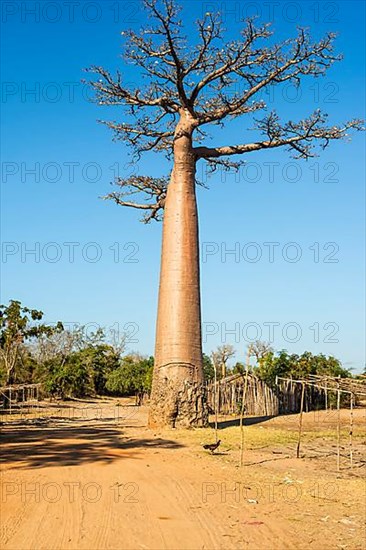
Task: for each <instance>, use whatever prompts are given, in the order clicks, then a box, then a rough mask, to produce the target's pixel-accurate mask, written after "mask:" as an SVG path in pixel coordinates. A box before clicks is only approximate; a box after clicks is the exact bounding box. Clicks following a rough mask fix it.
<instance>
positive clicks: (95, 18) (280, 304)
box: [1, 0, 365, 371]
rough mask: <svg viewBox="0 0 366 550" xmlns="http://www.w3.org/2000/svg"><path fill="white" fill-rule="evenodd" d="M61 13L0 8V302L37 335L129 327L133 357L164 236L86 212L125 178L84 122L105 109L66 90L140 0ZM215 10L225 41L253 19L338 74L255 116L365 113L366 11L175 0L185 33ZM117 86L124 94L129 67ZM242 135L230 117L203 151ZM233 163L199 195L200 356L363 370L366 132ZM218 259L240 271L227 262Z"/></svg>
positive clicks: (145, 165) (327, 5) (66, 7)
mask: <svg viewBox="0 0 366 550" xmlns="http://www.w3.org/2000/svg"><path fill="white" fill-rule="evenodd" d="M55 4H57V5H58V6H59V9H56V8H55ZM74 4H75V5H74V8H73V9H74V12H73V11H72V6H71V5H70V4H68V3H67V2H66V3H65V2H57V3H54V2H52V3H48V2H25V3H20V2H3V3H2V5H1V7H2V21H3V23H2V27H3V33H2V41H3V48H2V65H3V71H2V81H3V82H2V104H1V107H2V160H3V165H2V168H3V170H2V241H3V249H2V297H1V300H2V302H7V301H8V300H9V299H11V298H14V299H19V300H21V301H22V302H23V303H24V304H25V305H28V306H30V307H36V308H40V309H42V310H43V311H44V312H45V316H46V319H47V320H48V321H57V320H59V319H60V320H62V321H64V322H66V323H70V324H73V323H75V324H88V323H91V325H89V326H93V325H92V324H93V323H94V324H99V325H101V326H106V327H113V328H117V327H119V328H120V330H123V328H124V327H125V328H126V329H127V330H128V331H129V332H130V333H131V334H132V333H134V335H133V336H132V337H131V339H132V340H135V341H134V342H131V343H130V344H129V349H134V350H139V351H141V352H142V353H152V352H153V347H154V331H155V314H156V303H157V288H158V275H159V259H160V258H159V256H160V237H161V225H159V224H156V223H154V224H152V225H150V226H144V225H143V224H141V223H139V221H138V217H139V216H138V213H136V212H135V211H130V210H127V209H122V208H119V207H117V206H115V205H114V204H112V203H110V202H108V201H102V200H100V199H99V197H100V196H101V195H103V194H105V193H106V192H108V191H109V190H110V185H109V182H110V181H111V180H112V179H113V174H114V171H115V170H117V171H118V172H119V174H120V175H122V174H126V173H127V172H128V170H130V169H129V168H126V164H127V162H128V161H129V157H128V155H127V153H128V151H127V149H126V148H125V147H124V146H123V145H122V144H121V143H119V144H115V143H113V142H112V140H111V137H112V136H111V134H110V133H109V132H108V131H107V130H106V129H105V128H104V127H103V126H101V125H98V124H97V122H96V120H97V119H98V118H108V116H109V113H108V111H106V110H105V109H104V108H103V109H101V108H98V106H96V105H93V104H91V103H90V102H88V101H87V100H86V98H87V92H86V90H85V89H84V88H83V86H82V85H81V84H80V80H81V78H83V73H82V69H83V68H84V67H88V66H90V65H91V64H101V65H104V66H106V67H110V68H111V69H114V68H116V67H117V66H118V65H119V64H120V66H121V63H122V61H121V60H119V59H118V55H119V53H120V48H121V43H122V37H121V35H120V33H121V31H123V30H124V29H126V28H128V27H135V28H137V27H138V26H139V25H140V24H141V23H143V21H144V18H145V14H144V12H143V11H142V9H141V3H140V2H138V1H131V2H110V1H108V0H107V1H104V2H99V3H98V2H94V3H90V2H80V3H74ZM264 4H265V5H264ZM52 6H53V7H52ZM117 7H118V11H117ZM222 7H223V12H224V14H225V15H226V24H227V27H228V36H231V37H232V36H234V35H235V32H237V31H238V30H239V28H240V18H242V17H243V16H246V15H252V14H254V13H255V12H257V13H258V12H259V15H260V16H261V19H262V20H263V21H267V20H272V21H273V28H274V30H275V31H276V33H277V35H278V36H279V37H280V38H283V37H286V36H292V35H294V34H296V25H301V26H309V27H310V28H312V29H313V34H314V36H315V37H317V38H319V37H320V36H321V35H322V34H323V33H324V32H326V31H329V30H331V31H337V32H338V33H339V37H338V39H337V49H338V51H339V52H342V53H343V54H344V60H343V62H341V63H338V64H336V65H335V66H334V67H333V68H332V69H331V70H330V72H329V74H328V76H327V77H326V78H325V79H324V78H323V79H319V80H316V81H314V80H312V79H308V80H306V79H305V80H304V82H303V85H302V87H301V91H300V93H301V96H298V98H297V100H295V99H296V98H295V96H294V95H293V94H294V89H293V88H285V89H283V88H281V89H278V91H276V92H275V96H274V97H273V98H267V99H268V101H267V103H268V105H269V107H271V108H272V107H276V108H278V111H279V112H280V114H281V115H282V116H283V118H284V119H286V118H293V119H296V118H301V117H302V116H304V115H307V114H310V113H311V112H312V111H313V110H314V109H316V108H318V107H320V108H322V109H323V110H325V111H327V112H328V113H329V115H330V121H331V122H333V121H334V123H337V122H342V121H344V120H347V119H350V118H354V117H364V85H365V78H364V77H365V74H364V69H363V67H364V65H365V59H364V52H365V44H364V21H365V13H364V12H365V4H364V2H362V1H346V2H343V1H342V2H318V3H317V2H315V3H313V2H291V3H288V2H280V3H278V2H274V3H271V2H268V3H252V2H251V3H245V2H224V3H222V2H202V3H201V2H196V1H195V2H188V1H184V2H183V19H184V20H186V21H187V22H189V21H191V20H192V18H193V19H194V18H196V17H197V16H199V15H200V14H201V13H202V12H205V11H213V10H215V9H218V8H221V9H222ZM233 7H234V9H236V12H235V13H229V12H230V11H231V10H232V8H233ZM315 8H316V11H314V9H315ZM34 9H36V12H35V13H31V12H32V10H33V11H34ZM188 35H189V36H191V35H192V30H188ZM123 70H125V69H123ZM126 76H127V78H128V80H129V81H130V82H133V81H134V76H133V72H132V69H131V67H129V69H128V71H127V73H126ZM314 85H315V87H314ZM31 90H33V93H32V92H31ZM110 116H111V117H112V118H113V115H112V113H111V114H110ZM121 117H122V115H121ZM250 125H251V122H250V121H249V120H246V119H245V118H244V119H241V120H240V121H237V122H235V123H234V124H233V125H232V126H230V127H228V129H227V130H226V131H223V132H215V137H214V140H213V141H212V142H209V143H210V144H211V143H212V144H217V145H224V144H228V143H230V144H231V143H235V142H241V141H242V140H243V134H244V130H245V129H247V128H248V127H250ZM247 162H248V164H247V166H246V167H245V168H244V170H243V171H242V173H241V174H240V177H239V178H238V179H236V177H235V176H234V175H228V176H227V177H226V181H222V177H221V175H220V174H217V175H215V176H214V177H213V178H211V180H210V181H209V187H210V190H204V189H199V191H198V198H199V212H200V233H201V242H202V249H203V252H204V254H203V255H202V309H203V332H204V348H205V351H206V352H210V351H211V350H212V349H213V348H215V347H216V346H217V345H219V344H220V343H223V342H225V341H226V342H227V343H231V344H233V345H234V346H235V348H236V349H237V350H238V353H237V358H238V359H243V357H244V353H245V348H246V346H247V343H248V341H250V340H251V339H253V338H255V337H259V338H261V339H265V340H268V339H271V340H272V339H273V346H274V347H275V348H276V349H282V348H285V349H287V350H288V351H290V352H296V353H301V352H302V351H304V350H310V351H312V352H314V353H317V352H323V353H326V354H333V355H335V356H336V357H338V358H340V359H341V360H342V362H343V363H344V365H345V366H347V367H353V368H354V369H355V370H356V371H357V370H360V369H362V368H363V365H364V351H365V350H364V331H365V324H364V285H363V280H364V274H365V273H364V267H365V264H364V240H363V234H364V183H363V182H364V175H365V174H364V135H361V134H358V135H355V136H354V137H353V140H352V142H351V143H347V142H338V143H333V144H332V145H331V146H330V148H329V149H327V150H326V151H325V152H324V153H322V154H321V156H320V158H317V159H315V160H310V161H308V162H304V161H293V160H291V159H290V158H289V157H288V155H287V153H285V152H280V151H276V152H271V151H265V152H263V153H262V154H259V153H258V154H255V155H253V156H248V157H247ZM288 163H290V164H288ZM32 169H33V170H35V172H33V173H32V172H31V170H32ZM134 169H135V170H137V171H139V172H140V173H142V174H151V173H152V174H154V175H159V174H163V173H166V171H167V169H168V167H167V165H166V163H165V161H164V160H163V159H161V160H159V157H158V156H153V157H149V158H147V159H146V160H145V161H143V162H141V163H140V165H139V166H137V167H134ZM199 169H200V170H201V169H202V167H200V168H199ZM65 243H76V244H75V245H71V244H65ZM91 243H94V244H91ZM115 243H119V244H115ZM131 243H132V244H131ZM208 243H211V244H208ZM250 243H255V244H250ZM264 243H278V244H275V245H268V244H264ZM288 243H296V245H289V244H288ZM316 243H318V244H316ZM271 246H272V247H273V261H270V255H269V252H270V248H271ZM31 249H34V250H35V251H36V252H35V253H34V254H33V255H32V254H27V253H26V252H27V250H31ZM117 249H119V258H118V257H117ZM232 249H236V251H237V252H236V254H239V257H236V256H235V254H231V255H230V254H226V252H227V251H228V250H232ZM72 250H73V251H74V252H73V253H72ZM296 255H298V256H299V259H298V261H297V262H293V261H290V260H292V259H293V258H295V257H296ZM300 255H301V258H300ZM72 256H74V258H73V261H70V258H71V259H72ZM96 257H97V260H98V261H93V260H94V259H95V258H96ZM98 257H99V258H98ZM255 258H256V259H257V260H258V261H256V262H254V261H251V260H253V259H255ZM51 260H54V261H51ZM118 260H119V261H118ZM335 260H336V261H335ZM94 326H95V325H94ZM311 327H312V328H311ZM229 331H231V333H229ZM272 337H273V338H272Z"/></svg>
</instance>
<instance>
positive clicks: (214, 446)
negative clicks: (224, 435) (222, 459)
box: [203, 439, 221, 454]
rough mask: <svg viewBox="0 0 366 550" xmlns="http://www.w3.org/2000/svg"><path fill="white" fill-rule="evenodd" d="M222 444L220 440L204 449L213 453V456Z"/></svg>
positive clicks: (204, 446) (205, 446)
mask: <svg viewBox="0 0 366 550" xmlns="http://www.w3.org/2000/svg"><path fill="white" fill-rule="evenodd" d="M220 443H221V439H219V440H218V442H217V443H207V444H206V445H203V448H204V449H206V450H207V451H211V453H212V454H213V453H214V451H216V449H217V448H218V447H219V446H220Z"/></svg>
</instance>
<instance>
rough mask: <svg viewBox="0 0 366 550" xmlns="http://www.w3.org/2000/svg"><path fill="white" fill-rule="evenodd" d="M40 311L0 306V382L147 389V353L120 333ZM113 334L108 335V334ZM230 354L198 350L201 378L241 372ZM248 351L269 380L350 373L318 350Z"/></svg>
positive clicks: (103, 390) (66, 391) (65, 392)
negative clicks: (49, 321) (69, 326)
mask: <svg viewBox="0 0 366 550" xmlns="http://www.w3.org/2000/svg"><path fill="white" fill-rule="evenodd" d="M42 318H43V312H42V311H39V310H35V309H29V308H27V307H24V306H22V305H21V303H20V302H19V301H16V300H12V301H10V303H9V304H8V305H2V306H0V385H8V384H20V383H29V384H30V383H42V386H43V388H44V390H45V392H46V393H47V394H48V395H49V396H57V397H60V398H62V399H65V398H67V397H86V396H93V395H134V394H135V395H138V396H143V395H145V394H148V393H149V392H150V389H151V382H152V372H153V366H154V359H153V357H144V356H142V355H140V354H139V353H126V338H125V336H123V335H122V336H120V337H119V338H118V339H116V338H115V335H111V334H107V332H106V331H105V330H102V329H98V330H97V331H96V332H94V333H90V334H87V332H86V330H85V329H84V328H83V327H80V328H78V329H77V330H74V331H69V330H64V327H63V325H62V323H61V322H59V323H57V324H56V325H54V326H49V325H46V324H44V323H42ZM112 336H113V337H112ZM234 354H235V350H234V348H232V346H228V345H225V346H220V347H218V348H217V350H216V351H215V352H213V353H212V354H211V356H210V357H209V356H208V355H205V354H204V375H205V379H206V380H207V381H211V380H213V379H214V378H215V370H216V378H217V379H220V378H221V377H223V376H227V375H230V374H235V373H243V372H244V371H245V369H246V366H245V365H244V363H240V362H237V363H236V364H235V365H234V366H233V367H229V366H227V361H228V360H229V359H230V358H231V357H233V355H234ZM250 357H254V362H255V364H254V365H251V366H250V367H249V368H250V370H251V371H252V372H253V373H254V374H256V376H258V377H259V378H260V379H261V380H263V381H265V382H266V383H267V384H268V385H270V386H273V385H274V383H275V379H276V375H277V376H281V377H293V378H302V377H306V376H307V375H309V374H321V375H323V374H326V375H329V376H341V377H345V376H351V374H350V372H349V371H348V370H347V369H344V368H343V367H342V365H341V363H340V362H339V361H338V360H337V359H336V358H335V357H332V356H330V357H326V356H325V355H323V354H319V355H312V354H311V353H310V352H304V353H303V354H302V355H295V354H288V353H287V351H285V350H282V351H280V352H277V353H276V352H275V351H274V350H273V349H272V348H271V347H270V346H269V345H268V344H266V343H264V342H256V343H254V344H252V345H251V346H249V348H248V359H249V358H250Z"/></svg>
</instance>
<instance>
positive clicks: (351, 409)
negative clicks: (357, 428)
mask: <svg viewBox="0 0 366 550" xmlns="http://www.w3.org/2000/svg"><path fill="white" fill-rule="evenodd" d="M349 460H350V466H351V470H352V468H353V393H351V401H350V406H349Z"/></svg>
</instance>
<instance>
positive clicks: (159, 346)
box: [149, 111, 208, 427]
mask: <svg viewBox="0 0 366 550" xmlns="http://www.w3.org/2000/svg"><path fill="white" fill-rule="evenodd" d="M193 130H194V121H193V119H192V118H191V116H190V115H189V113H188V112H186V111H183V112H182V114H181V119H180V122H179V123H178V125H177V129H176V133H175V142H174V167H173V171H172V175H171V181H170V184H169V186H168V192H167V198H166V202H165V209H164V223H163V243H162V255H161V270H160V286H159V302H158V316H157V326H156V344H155V366H154V376H153V384H152V391H151V400H150V416H149V425H150V426H152V427H153V426H171V427H175V426H181V427H190V426H205V425H207V421H208V413H207V404H206V395H205V388H204V385H203V364H202V340H201V305H200V273H199V237H198V216H197V204H196V191H195V185H196V184H195V171H196V157H195V154H194V152H193V147H192V132H193Z"/></svg>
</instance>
